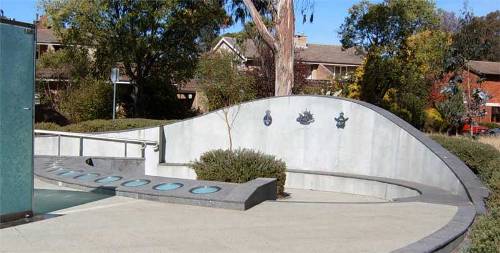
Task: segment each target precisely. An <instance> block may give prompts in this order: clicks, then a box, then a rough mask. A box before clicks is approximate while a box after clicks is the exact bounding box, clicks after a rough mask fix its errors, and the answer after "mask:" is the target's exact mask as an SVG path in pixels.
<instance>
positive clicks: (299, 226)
mask: <svg viewBox="0 0 500 253" xmlns="http://www.w3.org/2000/svg"><path fill="white" fill-rule="evenodd" d="M35 185H36V187H37V188H38V189H45V190H54V191H53V192H52V194H51V195H50V194H49V195H50V196H47V194H45V195H43V194H41V195H38V197H37V198H39V201H40V202H42V203H43V202H46V200H43V198H47V197H48V198H50V199H52V198H57V191H60V192H61V194H62V195H61V197H59V199H60V200H61V201H63V202H64V201H65V198H66V200H70V199H74V198H75V195H71V194H85V193H78V192H76V191H74V190H71V189H67V188H62V187H57V186H53V185H48V184H45V183H43V182H40V181H38V180H36V181H35ZM67 191H70V192H67ZM71 192H72V193H71ZM75 192H76V193H75ZM288 192H290V193H291V197H290V198H288V199H286V200H284V201H268V202H264V203H262V204H260V205H258V206H256V207H253V208H252V209H250V210H248V211H233V210H225V209H214V208H205V207H198V206H185V205H176V204H166V203H160V202H154V201H145V200H137V199H130V198H124V197H108V198H104V197H103V196H99V195H95V196H94V195H92V196H90V195H89V196H87V195H85V201H92V202H88V203H86V204H81V205H78V204H80V203H76V202H75V203H72V204H73V205H74V204H77V206H74V207H69V208H65V209H62V210H57V211H53V212H51V214H54V215H59V216H56V217H53V218H49V219H45V220H41V221H37V222H33V223H28V224H24V225H18V226H13V227H8V228H4V229H0V252H300V253H304V252H390V251H391V250H394V249H397V248H400V247H403V246H405V245H407V244H410V243H412V242H414V241H417V240H419V239H421V238H423V237H425V236H427V235H429V234H431V233H432V232H434V231H436V230H438V229H439V228H441V227H442V226H444V225H445V224H446V223H447V222H448V221H449V220H450V219H451V218H452V217H453V215H454V214H455V212H456V210H457V209H456V207H453V206H447V205H436V204H424V203H417V202H415V203H388V202H384V201H383V200H380V199H375V198H371V197H365V196H357V195H350V194H340V193H325V192H314V191H305V190H292V189H288ZM68 196H69V197H68ZM76 196H79V195H76ZM40 198H41V199H40ZM93 200H95V201H93ZM73 202H74V201H73ZM59 206H60V207H65V205H59ZM68 206H69V205H68ZM43 209H45V210H48V209H50V208H48V207H44V208H43Z"/></svg>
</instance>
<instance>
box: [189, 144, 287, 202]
mask: <svg viewBox="0 0 500 253" xmlns="http://www.w3.org/2000/svg"><path fill="white" fill-rule="evenodd" d="M191 168H193V169H194V170H195V172H196V175H197V176H198V179H200V180H211V181H221V182H231V183H244V182H248V181H250V180H253V179H256V178H258V177H267V178H276V180H277V193H278V196H281V195H283V192H284V189H285V179H286V174H285V171H286V164H285V163H284V162H283V161H281V160H277V159H276V158H275V157H274V156H271V155H266V154H262V153H260V152H256V151H252V150H248V149H238V150H234V151H231V150H221V149H218V150H212V151H208V152H206V153H204V154H203V155H202V156H201V157H200V160H199V161H195V162H194V163H193V164H192V165H191Z"/></svg>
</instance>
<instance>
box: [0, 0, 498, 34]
mask: <svg viewBox="0 0 500 253" xmlns="http://www.w3.org/2000/svg"><path fill="white" fill-rule="evenodd" d="M82 1H86V0H82ZM380 1H381V0H376V1H373V2H380ZM409 1H411V0H409ZM357 2H359V1H357V0H356V1H353V0H314V22H313V23H306V24H302V18H297V21H296V29H295V32H296V34H303V35H307V36H308V42H309V43H317V44H340V42H339V37H338V34H337V32H338V30H339V27H340V25H341V24H342V23H343V22H344V19H345V17H346V16H347V11H348V9H349V8H350V7H351V6H352V5H353V4H355V3H357ZM435 2H436V6H437V7H438V8H441V9H444V10H446V11H453V12H455V13H457V14H458V13H460V12H461V10H462V9H463V6H464V1H462V0H436V1H435ZM468 6H469V8H470V9H472V11H473V12H474V14H475V15H476V16H484V15H486V14H487V13H489V12H492V11H496V10H499V9H500V0H469V1H468ZM0 9H2V10H3V11H4V15H5V16H7V17H9V18H14V19H15V20H18V21H23V22H29V23H32V22H33V21H34V20H35V17H36V14H37V12H38V13H39V14H41V12H40V11H39V10H38V9H37V4H36V1H35V0H0ZM240 30H241V25H240V24H236V25H234V26H232V27H230V28H227V29H224V30H223V31H222V32H223V33H227V32H237V31H240Z"/></svg>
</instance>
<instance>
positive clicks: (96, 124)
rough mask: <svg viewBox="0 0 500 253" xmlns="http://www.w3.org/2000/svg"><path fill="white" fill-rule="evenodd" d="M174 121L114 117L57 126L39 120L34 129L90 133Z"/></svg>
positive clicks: (152, 125) (151, 125) (150, 125)
mask: <svg viewBox="0 0 500 253" xmlns="http://www.w3.org/2000/svg"><path fill="white" fill-rule="evenodd" d="M173 122H175V120H155V119H140V118H131V119H116V120H114V121H113V120H104V119H96V120H89V121H83V122H79V123H75V124H70V125H67V126H59V125H57V124H55V123H51V122H40V123H36V124H35V129H43V130H51V131H64V132H75V133H92V132H107V131H119V130H127V129H134V128H144V127H154V126H160V125H167V124H170V123H173Z"/></svg>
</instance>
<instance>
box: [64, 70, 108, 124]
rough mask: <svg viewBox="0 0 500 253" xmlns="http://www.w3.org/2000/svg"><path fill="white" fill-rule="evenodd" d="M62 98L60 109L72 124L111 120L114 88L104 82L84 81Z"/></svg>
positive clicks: (95, 80) (76, 84)
mask: <svg viewBox="0 0 500 253" xmlns="http://www.w3.org/2000/svg"><path fill="white" fill-rule="evenodd" d="M74 86H75V87H73V88H70V89H68V90H67V91H66V92H65V95H64V96H62V99H61V102H60V108H61V111H62V113H63V114H64V115H65V116H66V117H67V118H68V119H70V120H71V122H81V121H86V120H93V119H103V118H110V117H111V114H112V110H113V108H112V107H113V103H112V101H113V88H112V86H111V85H110V84H109V83H107V82H105V81H102V80H97V79H91V78H90V79H83V80H80V81H79V82H78V83H75V84H74Z"/></svg>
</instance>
